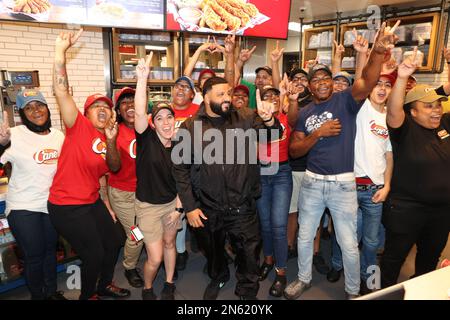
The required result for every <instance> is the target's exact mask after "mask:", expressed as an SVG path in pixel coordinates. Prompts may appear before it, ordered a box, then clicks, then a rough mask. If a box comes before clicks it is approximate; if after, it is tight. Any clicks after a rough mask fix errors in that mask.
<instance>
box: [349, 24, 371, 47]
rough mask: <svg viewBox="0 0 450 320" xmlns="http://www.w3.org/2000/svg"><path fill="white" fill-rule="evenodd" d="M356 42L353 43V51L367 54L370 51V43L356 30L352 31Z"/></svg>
mask: <svg viewBox="0 0 450 320" xmlns="http://www.w3.org/2000/svg"><path fill="white" fill-rule="evenodd" d="M352 33H353V36H354V37H355V41H353V49H355V50H356V51H357V52H361V53H366V52H367V51H368V50H369V41H368V40H367V39H365V38H364V37H363V36H362V35H360V34H358V31H356V29H355V28H353V30H352Z"/></svg>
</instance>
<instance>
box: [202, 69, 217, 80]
mask: <svg viewBox="0 0 450 320" xmlns="http://www.w3.org/2000/svg"><path fill="white" fill-rule="evenodd" d="M208 73H209V74H211V75H212V76H213V77H215V76H216V73H215V72H214V71H213V70H211V69H203V70H202V71H201V72H200V74H199V75H198V80H199V81H200V79H201V78H202V77H203V76H204V75H205V74H208Z"/></svg>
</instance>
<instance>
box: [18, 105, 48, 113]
mask: <svg viewBox="0 0 450 320" xmlns="http://www.w3.org/2000/svg"><path fill="white" fill-rule="evenodd" d="M46 107H47V105H45V104H43V103H36V104H34V105H30V104H29V105H27V106H26V107H25V108H23V111H25V112H27V113H33V112H35V111H42V110H44V109H45V108H46Z"/></svg>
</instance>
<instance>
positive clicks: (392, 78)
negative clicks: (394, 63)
mask: <svg viewBox="0 0 450 320" xmlns="http://www.w3.org/2000/svg"><path fill="white" fill-rule="evenodd" d="M381 77H383V78H388V79H389V82H390V83H391V85H392V86H393V85H394V84H395V81H396V80H397V72H393V73H382V74H380V78H381Z"/></svg>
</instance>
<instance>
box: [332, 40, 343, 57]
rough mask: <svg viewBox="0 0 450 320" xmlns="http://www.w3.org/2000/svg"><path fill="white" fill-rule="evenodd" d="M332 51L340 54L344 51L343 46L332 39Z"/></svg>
mask: <svg viewBox="0 0 450 320" xmlns="http://www.w3.org/2000/svg"><path fill="white" fill-rule="evenodd" d="M333 44H334V53H335V54H337V55H342V54H343V53H344V52H345V48H344V46H343V45H342V44H338V43H337V41H336V40H333Z"/></svg>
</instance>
